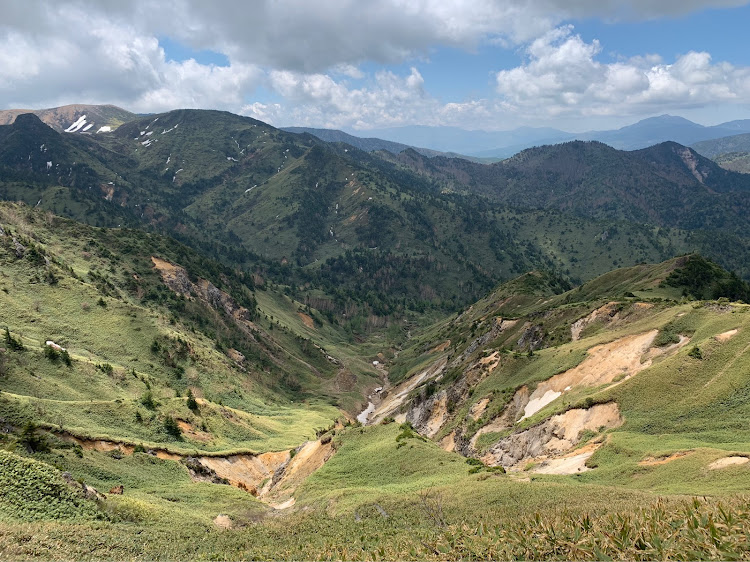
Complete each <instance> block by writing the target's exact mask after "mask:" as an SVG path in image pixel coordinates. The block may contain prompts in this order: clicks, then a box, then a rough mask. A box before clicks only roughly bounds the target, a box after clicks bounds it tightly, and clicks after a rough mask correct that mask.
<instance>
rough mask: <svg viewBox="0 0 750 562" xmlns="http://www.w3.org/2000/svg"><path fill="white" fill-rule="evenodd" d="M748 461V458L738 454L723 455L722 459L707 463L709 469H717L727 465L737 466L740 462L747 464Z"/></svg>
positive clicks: (749, 459)
mask: <svg viewBox="0 0 750 562" xmlns="http://www.w3.org/2000/svg"><path fill="white" fill-rule="evenodd" d="M749 461H750V458H748V457H739V456H732V457H724V458H723V459H718V460H715V461H714V462H712V463H711V464H709V465H708V469H709V470H718V469H720V468H726V467H728V466H738V465H741V464H747V463H748V462H749Z"/></svg>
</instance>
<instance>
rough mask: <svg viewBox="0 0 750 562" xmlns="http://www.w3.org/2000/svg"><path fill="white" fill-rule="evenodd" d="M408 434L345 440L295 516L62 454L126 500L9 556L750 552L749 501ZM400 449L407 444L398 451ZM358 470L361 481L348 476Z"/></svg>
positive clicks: (10, 524) (9, 533)
mask: <svg viewBox="0 0 750 562" xmlns="http://www.w3.org/2000/svg"><path fill="white" fill-rule="evenodd" d="M402 433H403V430H402V428H400V427H398V426H397V425H395V424H390V425H387V426H379V427H371V428H356V427H351V428H348V429H346V430H345V431H343V432H340V433H338V434H337V435H336V439H337V440H339V444H338V447H339V450H338V452H337V454H336V455H335V456H334V457H333V458H332V459H331V460H330V461H329V462H328V463H327V465H326V466H325V467H324V468H323V469H321V470H320V471H319V472H318V473H316V474H315V475H314V476H313V477H311V478H310V479H309V480H308V482H307V484H306V485H305V486H304V488H303V489H302V490H300V494H299V500H298V506H297V508H296V509H292V510H290V511H289V512H282V513H272V512H270V511H269V510H268V508H265V507H264V506H262V505H261V504H260V503H259V502H257V501H256V500H254V499H253V498H251V497H250V496H249V495H248V494H246V493H244V492H241V491H239V490H237V489H235V488H231V487H229V486H221V485H210V484H205V483H194V482H191V481H190V479H189V478H188V476H187V473H186V471H185V469H184V467H182V465H180V464H178V463H175V462H173V461H162V460H159V459H155V458H153V457H149V456H148V455H144V454H141V453H136V454H135V455H133V456H132V457H124V458H122V459H121V460H117V461H113V460H112V459H111V457H110V458H109V460H107V457H108V455H107V454H105V453H97V452H89V451H86V452H84V456H83V458H79V457H77V456H76V455H75V454H74V453H73V452H72V451H66V450H63V451H61V452H60V453H61V454H62V456H63V457H65V460H62V459H60V457H59V455H58V457H57V458H58V462H62V463H63V464H64V466H65V468H66V469H71V470H75V471H77V472H78V473H79V474H83V475H85V477H84V479H85V480H86V481H87V482H88V483H90V484H93V485H98V486H103V485H109V483H110V482H111V481H113V480H109V478H113V477H116V478H119V479H120V480H119V481H120V482H121V483H122V482H124V483H125V495H123V496H114V495H110V496H109V497H108V498H107V500H106V501H105V502H104V503H103V508H102V509H103V510H104V512H105V513H106V517H105V518H104V519H103V520H101V521H90V522H85V521H82V522H61V521H54V520H47V521H36V522H30V523H27V522H23V521H20V520H18V519H17V518H15V519H13V518H11V519H6V521H4V522H3V523H2V528H3V533H2V535H1V536H0V556H2V557H3V559H16V558H44V559H59V560H67V559H99V560H117V559H135V560H178V559H197V560H209V559H214V560H215V559H224V560H236V559H248V558H262V559H321V558H322V559H346V560H363V559H374V558H381V559H382V558H385V559H403V558H410V559H434V560H445V559H449V560H457V559H466V558H482V559H509V558H516V559H561V560H566V559H576V560H583V559H592V558H596V559H602V558H605V557H611V558H615V559H638V560H651V559H686V558H687V559H727V558H731V559H736V558H742V557H746V556H747V555H748V553H749V552H750V545H748V542H747V537H746V533H745V529H746V527H747V525H748V523H749V522H750V504H749V503H748V502H747V501H746V500H745V499H742V498H726V499H722V500H718V501H717V500H712V499H708V500H706V499H704V500H701V501H694V500H690V499H686V498H684V496H683V497H664V498H661V499H660V498H659V497H657V496H654V495H652V494H649V493H645V492H640V491H629V490H623V489H618V488H617V487H612V486H596V485H582V484H580V483H579V482H577V481H576V479H574V478H558V479H552V480H549V479H543V478H542V479H535V478H532V479H531V480H530V481H523V480H519V479H518V478H517V477H515V476H513V475H503V474H496V473H488V472H479V473H477V474H469V471H470V470H471V468H472V467H471V466H470V465H468V464H467V463H466V462H465V459H463V458H461V457H459V456H458V455H456V454H453V453H446V452H445V451H442V450H441V449H439V448H438V447H436V446H435V445H434V444H432V443H429V442H425V441H423V440H421V439H419V438H406V439H405V440H398V439H397V438H398V437H399V435H400V434H402ZM400 441H404V442H405V443H406V444H405V445H403V446H400V447H399V442H400ZM55 454H56V455H57V453H55ZM373 454H376V455H378V456H379V458H372V455H373ZM6 455H7V454H6ZM44 458H45V459H48V460H50V461H51V460H53V457H44ZM368 459H369V460H371V461H372V463H373V466H372V467H371V466H369V465H368V463H367V460H368ZM389 460H390V461H391V462H389ZM20 462H26V463H28V462H31V461H28V460H25V459H22V460H21V461H20ZM115 463H116V464H115ZM36 464H40V463H36ZM113 465H114V466H116V467H117V472H118V474H117V475H116V476H115V475H114V473H113V472H112V469H111V468H109V467H111V466H113ZM357 469H362V470H363V473H362V474H361V475H360V474H359V473H357V472H351V471H355V470H357ZM53 472H54V471H53ZM345 475H348V476H345ZM344 477H346V481H343V480H342V478H344ZM342 484H343V485H345V486H347V488H346V490H341V489H340V488H341V486H342ZM582 499H585V501H581V500H582ZM3 501H4V500H3V499H0V506H1V505H3V503H2V502H3ZM219 513H223V514H225V515H227V516H228V517H229V519H230V520H231V521H232V524H233V526H234V528H232V529H229V530H222V529H218V528H216V527H215V526H214V525H213V523H211V519H212V518H213V517H214V516H215V515H218V514H219ZM135 537H137V540H134V538H135ZM53 545H54V547H53Z"/></svg>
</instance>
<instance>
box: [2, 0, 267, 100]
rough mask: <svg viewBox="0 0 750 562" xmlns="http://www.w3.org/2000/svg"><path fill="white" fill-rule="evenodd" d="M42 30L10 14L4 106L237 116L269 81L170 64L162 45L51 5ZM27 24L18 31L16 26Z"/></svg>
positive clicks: (240, 70) (254, 72)
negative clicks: (110, 106)
mask: <svg viewBox="0 0 750 562" xmlns="http://www.w3.org/2000/svg"><path fill="white" fill-rule="evenodd" d="M31 4H32V7H34V6H36V7H38V8H39V13H37V14H36V15H37V16H38V17H39V19H38V21H37V22H36V23H35V24H33V25H32V24H31V23H29V22H27V21H26V19H23V18H25V17H26V16H27V15H28V14H25V13H23V14H21V13H13V11H12V10H11V13H9V14H8V18H7V19H5V20H4V21H3V22H2V23H0V76H3V78H4V80H2V81H0V101H1V102H2V103H1V104H0V105H2V106H4V107H30V106H31V107H41V106H52V105H58V104H62V103H72V102H89V103H119V104H122V105H124V106H126V107H128V108H129V109H133V110H135V111H159V110H163V109H173V108H175V107H219V108H236V107H238V106H239V105H240V104H241V103H242V100H243V97H244V95H245V93H246V92H247V91H248V90H250V91H252V90H253V89H254V88H255V86H256V85H257V83H258V82H259V81H260V79H261V78H262V74H263V73H262V71H261V70H260V69H259V68H258V67H257V66H255V65H249V64H245V63H234V64H232V65H231V66H230V67H217V66H212V65H201V64H198V63H196V62H195V61H194V60H191V59H188V60H185V61H180V62H176V61H169V60H167V59H166V56H165V53H164V50H163V49H162V48H161V46H160V45H159V41H158V39H157V38H156V37H155V36H153V35H149V34H147V33H143V32H140V31H139V30H138V28H137V27H136V26H134V25H132V24H130V23H128V22H124V21H120V20H117V19H116V18H112V17H110V16H105V15H104V14H99V15H97V12H96V11H94V12H93V13H90V12H88V11H86V10H84V9H83V7H82V6H80V5H78V4H59V5H58V4H54V5H44V6H43V7H44V8H45V9H44V10H42V9H41V8H42V3H41V2H32V3H31ZM19 19H23V21H22V22H21V23H20V24H19V25H16V26H15V27H10V24H11V23H12V22H13V21H14V20H15V21H17V20H19Z"/></svg>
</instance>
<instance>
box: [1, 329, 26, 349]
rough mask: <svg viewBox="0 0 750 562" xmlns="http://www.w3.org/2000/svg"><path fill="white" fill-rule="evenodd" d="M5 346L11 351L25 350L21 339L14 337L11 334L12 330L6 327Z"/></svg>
mask: <svg viewBox="0 0 750 562" xmlns="http://www.w3.org/2000/svg"><path fill="white" fill-rule="evenodd" d="M5 346H6V347H7V348H8V349H9V350H11V351H23V350H24V349H25V348H24V347H23V343H22V342H21V340H19V339H16V338H14V337H13V336H11V335H10V330H9V329H8V327H7V326H6V327H5Z"/></svg>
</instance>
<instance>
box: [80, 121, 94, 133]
mask: <svg viewBox="0 0 750 562" xmlns="http://www.w3.org/2000/svg"><path fill="white" fill-rule="evenodd" d="M93 126H94V124H93V123H89V124H88V125H86V126H85V127H84V128H83V129H82V130H81V132H82V133H85V132H86V131H88V130H89V129H90V128H91V127H93Z"/></svg>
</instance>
